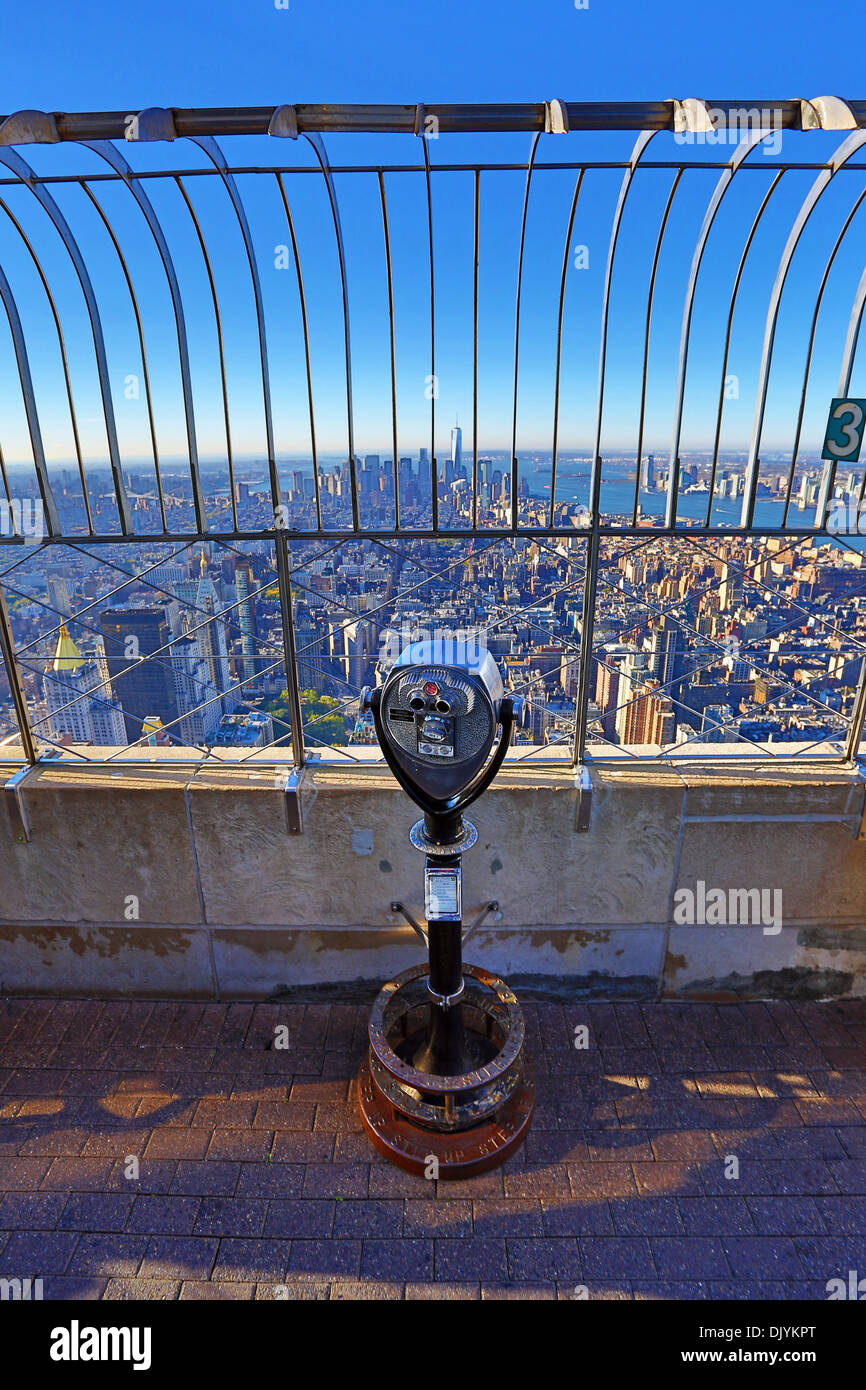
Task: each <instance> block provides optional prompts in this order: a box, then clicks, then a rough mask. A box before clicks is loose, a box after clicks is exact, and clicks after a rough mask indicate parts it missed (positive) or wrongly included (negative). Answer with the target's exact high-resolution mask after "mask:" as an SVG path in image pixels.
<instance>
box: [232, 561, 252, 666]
mask: <svg viewBox="0 0 866 1390" xmlns="http://www.w3.org/2000/svg"><path fill="white" fill-rule="evenodd" d="M252 587H253V582H252V570H251V568H250V563H249V561H248V560H243V559H239V560H238V561H237V564H236V565H235V599H236V600H237V603H236V610H235V611H236V618H235V621H236V622H237V625H238V627H239V628H240V630H241V635H240V648H241V655H242V658H243V659H242V661H241V679H242V680H244V681H251V680H252V679H253V678H254V676H255V674H256V662H255V651H256V645H255V640H254V639H255V632H256V610H255V606H254V604H253V600H252V599H251V598H250V592H251V590H252Z"/></svg>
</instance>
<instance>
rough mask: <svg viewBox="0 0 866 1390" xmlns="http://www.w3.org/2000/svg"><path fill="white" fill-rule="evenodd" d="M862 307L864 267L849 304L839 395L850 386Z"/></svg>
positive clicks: (865, 289) (865, 294)
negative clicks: (849, 311)
mask: <svg viewBox="0 0 866 1390" xmlns="http://www.w3.org/2000/svg"><path fill="white" fill-rule="evenodd" d="M864 308H866V269H864V271H863V274H862V275H861V277H860V283H859V284H858V286H857V292H856V294H855V295H854V303H853V304H852V305H851V316H850V318H849V320H848V332H847V333H846V335H845V349H844V351H843V353H842V366H841V367H840V369H839V385H838V387H837V388H836V390H837V394H838V395H840V396H847V394H848V392H849V390H850V388H851V372H852V371H853V369H854V358H855V356H856V353H857V343H858V340H859V338H860V326H861V324H862V322H863V310H864Z"/></svg>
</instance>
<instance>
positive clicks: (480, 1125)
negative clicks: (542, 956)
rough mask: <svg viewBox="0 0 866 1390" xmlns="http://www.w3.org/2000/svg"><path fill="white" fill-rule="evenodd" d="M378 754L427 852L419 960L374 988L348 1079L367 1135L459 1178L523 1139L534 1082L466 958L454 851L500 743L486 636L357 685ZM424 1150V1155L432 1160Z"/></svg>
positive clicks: (498, 757) (508, 999)
mask: <svg viewBox="0 0 866 1390" xmlns="http://www.w3.org/2000/svg"><path fill="white" fill-rule="evenodd" d="M361 702H362V707H363V708H364V709H369V710H371V711H372V713H373V719H374V722H375V725H376V733H377V735H378V738H379V744H380V746H381V748H382V752H383V754H384V756H385V759H386V761H387V763H388V766H389V767H390V769H391V771H392V772H393V774H394V776H395V777H396V779H397V781H398V782H399V783H400V786H401V787H402V788H403V790H404V791H405V792H406V793H407V795H408V796H410V797H411V798H412V800H413V801H414V802H415V804H416V805H417V806H419V807H420V809H421V810H422V811H423V813H424V814H423V819H422V820H419V821H418V822H417V823H416V824H415V825H413V827H412V829H411V831H410V833H409V839H410V842H411V843H412V845H414V847H415V848H416V849H417V850H420V851H421V852H422V853H423V854H424V856H425V860H424V902H425V916H426V925H422V924H420V923H418V922H416V921H415V919H414V918H413V917H412V916H411V914H410V913H409V912H407V911H406V910H405V908H404V907H403V905H402V904H401V903H393V904H392V910H394V911H397V912H401V913H402V914H403V916H404V917H405V918H406V919H407V921H409V922H410V923H411V925H412V926H413V927H414V928H415V930H416V931H417V932H418V934H419V936H421V937H422V938H423V940H424V941H425V944H426V946H427V954H428V959H427V962H426V963H425V964H423V965H418V966H414V967H412V968H411V969H409V970H404V971H403V973H402V974H400V975H398V976H397V977H396V978H395V979H393V980H391V981H389V983H388V984H386V985H385V987H384V989H382V990H381V992H380V993H379V995H378V997H377V999H376V1002H375V1004H374V1005H373V1010H372V1013H371V1016H370V1030H369V1031H370V1052H369V1058H368V1059H367V1060H365V1062H364V1064H363V1066H362V1068H361V1074H360V1077H359V1086H360V1106H361V1116H362V1119H363V1121H364V1125H365V1128H366V1130H367V1133H368V1135H369V1136H370V1139H371V1140H372V1142H373V1144H374V1145H375V1146H376V1148H378V1149H379V1150H380V1151H381V1152H382V1153H384V1154H385V1155H386V1156H387V1157H388V1158H390V1159H391V1160H392V1161H393V1162H394V1163H398V1164H399V1165H400V1166H401V1167H403V1168H406V1169H408V1170H409V1171H410V1172H415V1173H419V1174H427V1175H430V1174H431V1169H432V1171H433V1172H438V1176H439V1177H440V1178H462V1177H467V1176H471V1175H472V1174H473V1173H480V1172H483V1171H484V1169H486V1168H491V1167H493V1166H494V1165H495V1164H497V1163H501V1162H502V1160H503V1159H504V1158H506V1157H507V1156H508V1155H509V1154H510V1153H513V1152H514V1150H515V1149H516V1148H517V1147H518V1146H519V1144H520V1143H521V1142H522V1140H523V1138H524V1136H525V1134H526V1131H527V1129H528V1128H529V1124H530V1120H531V1118H532V1108H533V1103H534V1094H535V1092H534V1084H533V1080H532V1076H531V1073H530V1071H529V1068H528V1065H527V1062H526V1058H525V1055H524V1025H523V1015H522V1013H521V1010H520V1006H519V1004H518V1002H517V999H516V997H515V995H514V994H513V993H512V991H511V990H510V989H509V987H508V985H507V984H506V983H505V982H504V981H503V980H501V979H499V978H498V977H497V976H496V975H492V974H490V973H489V972H488V971H486V970H483V969H482V968H481V967H479V966H475V965H464V964H463V942H464V940H465V938H466V936H468V934H469V932H470V931H471V930H472V929H473V927H475V926H477V925H478V924H479V923H480V921H482V920H483V918H484V916H486V914H487V912H488V911H490V910H496V908H497V907H498V905H497V904H495V903H488V904H486V905H485V907H484V909H483V910H482V912H481V913H480V915H479V916H478V917H477V918H476V919H475V921H474V922H473V923H471V924H470V926H469V928H468V929H467V930H465V931H464V927H463V907H462V868H461V864H462V855H463V853H464V851H465V850H468V849H470V848H471V846H472V845H474V844H475V842H476V840H477V839H478V832H477V830H476V829H475V826H474V825H472V824H471V822H469V821H467V820H464V818H463V812H464V810H465V809H466V807H468V806H469V805H470V804H471V802H473V801H474V800H475V799H476V797H478V796H480V795H481V793H482V792H483V791H485V790H486V789H487V788H488V787H489V786H490V783H491V782H492V781H493V778H494V777H495V776H496V773H497V772H498V771H499V769H500V767H501V766H502V762H503V759H504V758H505V754H506V751H507V749H508V746H509V743H510V742H511V733H512V724H513V712H512V705H511V701H510V699H509V698H508V697H507V696H505V695H504V693H503V688H502V681H501V679H500V675H499V671H498V668H497V666H496V662H495V661H494V660H493V658H492V656H491V655H490V653H489V652H488V651H486V650H485V649H484V648H483V647H478V646H475V645H473V644H471V643H463V642H458V641H453V640H446V641H434V642H416V643H414V644H412V645H411V646H408V647H406V648H405V649H404V651H403V652H402V653H401V655H400V657H399V658H398V660H397V661H396V662H395V663H394V666H393V667H392V669H391V672H390V674H389V675H388V678H387V680H386V681H385V683H384V685H382V686H381V687H379V688H378V689H376V690H370V689H367V690H365V691H363V692H362V696H361ZM431 1159H435V1160H436V1162H435V1165H431Z"/></svg>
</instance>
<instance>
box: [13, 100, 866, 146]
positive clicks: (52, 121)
mask: <svg viewBox="0 0 866 1390" xmlns="http://www.w3.org/2000/svg"><path fill="white" fill-rule="evenodd" d="M827 100H828V99H827V98H811V99H808V100H805V101H804V100H801V99H791V98H785V99H783V100H778V99H776V100H768V99H767V98H760V99H758V98H745V99H744V98H740V99H732V98H727V99H725V98H721V99H714V100H709V99H708V100H707V101H705V102H702V103H701V105H702V106H704V107H706V108H709V109H710V110H711V111H720V112H722V113H724V115H725V117H727V116H728V115H729V114H730V113H732V112H737V113H739V112H741V111H751V110H760V111H772V112H774V113H778V114H777V120H778V123H779V125H780V127H781V128H782V129H784V130H803V129H810V128H815V127H816V126H818V128H820V126H819V122H820V121H821V119H822V109H821V107H820V106H819V103H820V102H826V101H827ZM830 100H833V99H832V98H831V99H830ZM696 104H697V103H696ZM552 105H554V103H551V102H545V101H535V102H514V103H502V104H498V103H462V104H459V105H458V104H454V103H423V102H422V103H415V104H408V103H407V104H402V105H394V104H392V105H376V104H368V105H340V104H338V103H333V104H331V103H329V104H327V105H316V104H309V103H301V104H298V105H295V106H292V107H290V108H289V107H280V106H246V107H173V108H171V110H170V111H169V112H167V114H168V115H169V116H170V118H171V124H170V125H168V123H166V126H165V127H164V128H165V131H166V133H165V134H164V135H163V136H162V137H161V138H163V139H175V138H179V137H183V136H196V135H205V136H207V135H210V136H220V135H267V134H269V133H271V132H272V131H273V129H274V123H275V118H276V119H277V120H279V113H283V112H288V111H291V113H292V115H291V117H290V118H289V120H290V121H291V122H292V125H293V129H294V134H295V135H297V134H313V133H319V134H327V133H329V132H353V131H354V132H357V133H367V134H373V133H382V134H387V133H392V134H405V135H417V134H418V133H419V119H420V122H421V127H422V129H423V122H424V120H425V118H429V117H434V118H435V120H436V121H437V122H438V130H439V131H440V132H441V133H443V134H459V133H461V132H473V131H478V132H482V131H492V132H504V131H516V130H530V131H544V130H545V129H546V128H547V129H549V128H550V122H551V106H552ZM555 105H556V107H557V108H558V114H559V117H560V120H561V122H562V124H563V125H564V127H565V130H568V131H576V130H605V131H606V130H674V129H675V128H676V122H677V119H678V114H679V111H680V110H681V109H682V108H683V107H684V106H685V107H686V110H687V111H690V110H693V109H694V107H690V106H689V104H688V103H684V102H679V101H676V100H667V101H619V102H611V101H561V102H556V103H555ZM844 105H845V107H847V109H848V111H849V112H850V117H851V119H853V121H854V122H856V123H857V124H860V125H866V100H850V99H849V100H848V101H846V102H845V103H844ZM34 114H36V115H40V116H45V117H46V118H47V124H46V126H45V127H44V129H45V130H46V131H50V134H51V137H52V138H53V139H56V140H124V139H126V138H127V137H128V133H129V130H130V120H131V118H132V117H134V116H140V115H141V114H143V113H140V112H137V111H134V110H133V111H129V110H127V111H78V112H64V111H58V112H51V113H42V112H40V113H29V112H28V113H11V114H10V115H9V116H0V130H2V125H3V122H4V121H6V120H9V119H14V117H15V116H16V115H18V116H19V117H20V116H24V115H30V116H32V115H34ZM825 119H826V118H825ZM283 128H285V127H283ZM831 128H833V127H831ZM42 138H48V136H47V135H44V136H43V137H42ZM148 138H150V139H155V138H160V136H159V135H150V136H149V137H148Z"/></svg>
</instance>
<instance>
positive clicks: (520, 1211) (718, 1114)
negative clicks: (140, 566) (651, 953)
mask: <svg viewBox="0 0 866 1390" xmlns="http://www.w3.org/2000/svg"><path fill="white" fill-rule="evenodd" d="M525 1013H526V1021H527V1033H528V1040H529V1048H530V1051H531V1055H532V1060H533V1065H534V1067H535V1072H536V1078H537V1083H538V1104H537V1110H536V1116H535V1120H534V1124H533V1129H532V1131H531V1133H530V1136H529V1139H528V1141H527V1143H526V1144H525V1146H524V1149H523V1151H522V1152H521V1154H520V1155H519V1156H518V1157H516V1158H515V1159H512V1160H510V1161H509V1162H508V1163H506V1164H505V1165H504V1166H503V1167H502V1168H500V1169H497V1170H495V1171H494V1172H491V1173H487V1174H485V1175H483V1176H482V1177H479V1178H477V1179H474V1180H472V1181H465V1182H458V1183H442V1182H440V1183H435V1182H429V1181H426V1180H425V1179H423V1178H415V1177H412V1176H410V1175H408V1174H406V1173H403V1172H401V1171H400V1170H399V1169H396V1168H394V1167H393V1166H391V1165H390V1164H388V1163H387V1162H386V1161H385V1160H384V1159H381V1158H380V1157H379V1156H378V1155H376V1154H375V1153H374V1152H373V1150H372V1149H371V1148H370V1147H369V1145H368V1143H367V1140H366V1138H365V1136H364V1134H363V1132H362V1130H361V1127H360V1123H359V1120H358V1117H357V1112H356V1108H355V1085H354V1077H355V1074H356V1071H357V1067H358V1063H359V1061H360V1059H361V1056H362V1053H363V1051H364V1047H365V1041H366V1022H367V1010H366V1008H364V1007H362V1006H355V1005H326V1004H316V1005H301V1004H289V1005H277V1004H226V1005H223V1004H185V1003H178V1004H175V1003H157V1004H153V1003H147V1002H142V1001H132V1002H118V1001H106V1002H100V1001H93V1000H81V1001H78V1000H60V1001H53V1000H40V999H34V1000H27V999H18V998H16V999H7V1000H0V1119H2V1124H0V1277H4V1276H5V1277H16V1276H17V1277H21V1278H25V1277H28V1276H29V1277H30V1278H40V1277H41V1278H42V1279H43V1285H44V1290H45V1296H46V1297H48V1298H74V1299H83V1298H105V1299H127V1298H146V1299H178V1298H181V1299H190V1298H192V1299H195V1298H241V1299H255V1298H265V1299H283V1298H317V1299H321V1298H334V1299H356V1298H371V1299H372V1298H375V1299H381V1298H388V1299H394V1298H396V1299H407V1300H415V1299H418V1298H441V1299H478V1298H575V1297H584V1296H586V1297H589V1298H635V1299H648V1298H649V1299H651V1298H672V1299H699V1298H700V1299H705V1298H710V1299H727V1298H735V1299H737V1298H738V1299H759V1298H783V1299H791V1298H814V1299H823V1298H826V1296H827V1292H826V1285H827V1281H828V1280H829V1279H833V1278H840V1277H841V1278H843V1279H847V1277H848V1271H849V1270H851V1269H854V1270H857V1271H858V1277H863V1276H864V1275H866V1046H864V1042H866V1000H864V1001H856V1000H854V1001H840V1002H836V1003H827V1004H817V1003H802V1004H798V1003H791V1002H773V1003H744V1004H736V1005H734V1004H731V1005H718V1006H717V1005H711V1004H693V1005H679V1004H650V1005H640V1004H633V1003H605V1004H582V1005H573V1006H560V1005H554V1004H527V1005H525ZM577 1023H586V1024H587V1025H588V1027H589V1030H590V1043H591V1046H590V1047H589V1048H588V1049H587V1050H585V1051H577V1050H575V1048H574V1046H573V1040H574V1028H575V1025H576V1024H577ZM281 1025H285V1026H286V1027H287V1028H288V1030H289V1040H290V1048H289V1049H287V1050H282V1049H280V1048H279V1047H273V1046H271V1044H272V1043H273V1041H274V1037H275V1029H276V1028H277V1027H278V1026H281ZM732 1159H736V1160H737V1163H738V1165H739V1169H738V1176H736V1177H732V1176H728V1175H727V1174H728V1172H729V1171H730V1168H731V1160H732ZM136 1165H137V1166H136Z"/></svg>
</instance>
